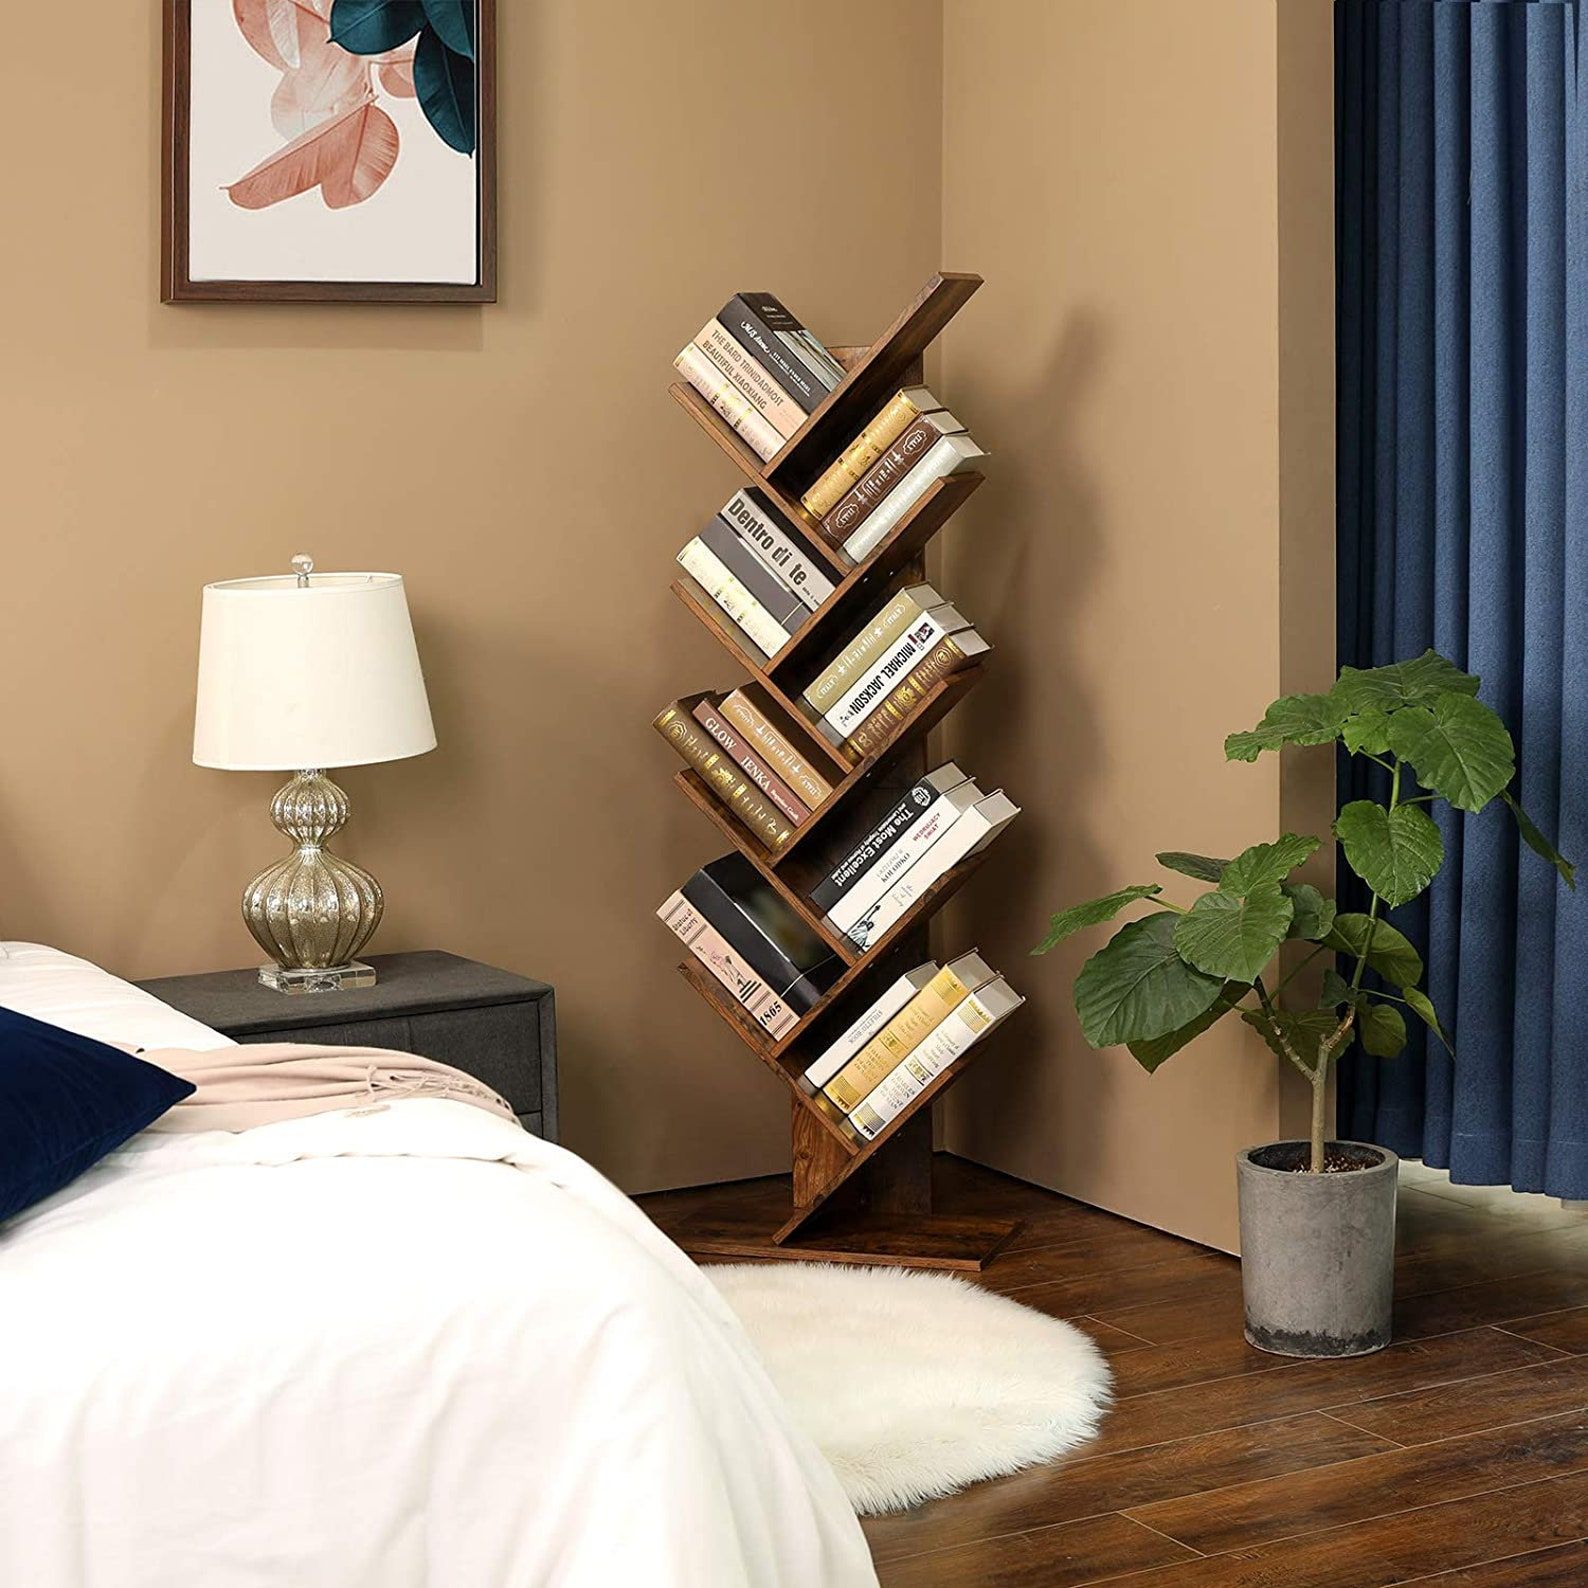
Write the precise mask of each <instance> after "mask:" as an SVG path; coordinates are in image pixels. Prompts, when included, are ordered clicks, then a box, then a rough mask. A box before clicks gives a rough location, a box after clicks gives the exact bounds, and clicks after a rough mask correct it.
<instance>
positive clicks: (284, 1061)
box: [128, 1042, 518, 1131]
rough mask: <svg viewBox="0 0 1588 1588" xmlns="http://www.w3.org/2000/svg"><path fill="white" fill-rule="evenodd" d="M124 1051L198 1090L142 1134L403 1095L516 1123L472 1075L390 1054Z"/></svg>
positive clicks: (295, 1048)
mask: <svg viewBox="0 0 1588 1588" xmlns="http://www.w3.org/2000/svg"><path fill="white" fill-rule="evenodd" d="M128 1051H129V1052H131V1053H135V1054H136V1055H137V1056H138V1057H139V1058H141V1059H147V1060H148V1062H149V1063H150V1064H155V1065H158V1066H159V1067H160V1068H161V1069H162V1070H166V1071H168V1072H169V1073H170V1074H172V1075H180V1076H181V1077H182V1078H183V1079H184V1080H187V1081H191V1082H192V1083H193V1084H194V1086H195V1087H197V1088H198V1090H197V1091H195V1092H194V1093H193V1095H192V1096H191V1097H189V1098H187V1099H186V1100H185V1101H183V1102H180V1103H178V1104H177V1105H176V1107H175V1108H173V1109H172V1110H171V1111H170V1112H169V1113H166V1114H163V1115H161V1117H160V1118H159V1119H157V1120H155V1122H154V1123H153V1124H152V1125H150V1126H149V1129H150V1130H164V1131H179V1130H251V1129H252V1128H253V1127H254V1126H255V1125H271V1124H274V1123H275V1122H276V1121H277V1120H280V1119H303V1118H305V1117H306V1116H308V1115H310V1114H329V1113H334V1112H336V1111H338V1110H340V1109H363V1110H370V1109H376V1108H383V1107H385V1105H386V1104H387V1103H390V1102H394V1101H396V1100H397V1099H398V1098H403V1097H443V1098H450V1099H452V1100H453V1101H454V1102H458V1103H472V1104H473V1105H474V1106H475V1107H477V1108H483V1109H486V1110H488V1111H489V1112H490V1113H493V1114H500V1115H502V1116H503V1117H504V1118H506V1119H513V1120H516V1119H517V1117H518V1116H517V1115H516V1114H514V1112H513V1110H512V1108H511V1106H510V1105H509V1104H508V1103H507V1102H506V1101H505V1100H504V1099H503V1098H501V1097H498V1096H497V1094H496V1093H495V1092H493V1091H492V1090H491V1089H490V1087H488V1086H485V1085H483V1084H482V1083H481V1082H479V1081H476V1080H475V1079H474V1078H473V1076H470V1075H465V1074H464V1073H463V1072H462V1071H461V1070H455V1069H453V1068H452V1067H451V1065H448V1064H438V1063H437V1062H436V1061H435V1060H434V1059H425V1058H421V1057H420V1056H419V1055H418V1054H416V1053H398V1052H395V1051H394V1050H392V1049H390V1048H333V1047H323V1046H320V1045H318V1044H315V1043H307V1042H261V1043H245V1044H241V1045H239V1046H236V1047H229V1048H214V1049H211V1050H208V1051H204V1052H197V1051H191V1050H189V1049H187V1048H129V1049H128Z"/></svg>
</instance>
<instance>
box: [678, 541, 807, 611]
mask: <svg viewBox="0 0 1588 1588" xmlns="http://www.w3.org/2000/svg"><path fill="white" fill-rule="evenodd" d="M696 539H697V540H699V541H700V543H701V544H702V545H703V546H704V547H705V548H706V550H707V551H709V552H710V553H711V554H712V556H713V557H715V558H716V559H717V561H718V562H720V563H721V564H722V566H723V567H724V568H726V569H727V570H728V572H729V573H731V574H732V575H733V577H734V578H735V579H737V580H738V581H739V583H740V584H742V585H743V586H744V588H745V589H746V590H748V591H749V592H750V594H751V595H752V596H753V597H754V598H755V602H756V604H757V605H758V606H759V607H760V608H761V609H762V611H764V612H765V613H766V615H767V616H768V617H769V618H771V619H772V621H773V622H774V623H775V624H777V626H778V628H779V629H781V630H782V632H783V633H784V634H786V635H792V634H794V633H796V632H797V631H798V630H799V629H801V628H803V627H804V625H805V620H806V619H807V618H808V617H809V616H810V615H811V609H810V608H809V607H808V606H806V605H805V603H804V602H803V601H801V600H800V598H799V597H798V596H797V595H795V594H794V592H793V591H792V590H790V589H789V587H788V586H787V585H786V584H784V583H783V581H782V580H781V579H779V578H778V576H777V575H776V574H775V573H773V572H772V570H771V569H770V568H768V567H767V565H766V564H765V563H764V562H762V561H761V559H760V558H759V557H758V556H756V554H755V552H754V551H753V550H752V549H751V547H749V546H748V545H746V543H745V542H744V541H743V540H742V539H741V538H740V537H739V536H738V535H737V534H735V533H734V528H733V525H732V524H730V523H729V522H728V520H727V519H725V518H714V519H712V521H711V522H710V523H709V524H707V525H706V527H705V528H704V529H703V530H701V532H700V534H699V535H698V536H697V537H696Z"/></svg>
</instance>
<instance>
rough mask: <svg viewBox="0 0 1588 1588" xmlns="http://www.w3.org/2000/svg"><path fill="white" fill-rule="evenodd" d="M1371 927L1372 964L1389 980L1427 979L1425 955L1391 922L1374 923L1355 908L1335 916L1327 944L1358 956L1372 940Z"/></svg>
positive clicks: (1397, 982) (1400, 983)
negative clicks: (1424, 971)
mask: <svg viewBox="0 0 1588 1588" xmlns="http://www.w3.org/2000/svg"><path fill="white" fill-rule="evenodd" d="M1370 930H1371V932H1372V946H1371V948H1369V950H1368V956H1367V962H1368V964H1369V965H1371V966H1372V967H1373V969H1374V970H1376V971H1377V972H1378V973H1379V975H1380V976H1382V977H1383V978H1384V979H1385V981H1388V982H1393V983H1394V984H1395V985H1396V986H1397V987H1401V988H1406V987H1415V986H1416V985H1417V983H1418V982H1420V981H1421V980H1422V979H1423V958H1422V955H1421V954H1419V953H1418V952H1417V950H1416V949H1415V948H1413V947H1412V945H1411V944H1410V943H1409V942H1408V941H1407V940H1406V938H1405V936H1404V935H1403V934H1402V933H1400V932H1398V931H1396V929H1395V928H1394V927H1393V926H1391V925H1390V924H1389V922H1388V921H1378V922H1374V921H1371V920H1369V918H1368V917H1367V916H1365V915H1360V914H1358V913H1357V912H1355V911H1350V910H1347V911H1342V912H1341V913H1340V914H1339V915H1337V916H1335V918H1334V925H1333V926H1332V927H1331V928H1330V930H1329V935H1328V936H1327V937H1326V938H1324V940H1323V942H1324V947H1326V948H1332V949H1334V950H1335V951H1336V952H1337V953H1340V954H1349V955H1350V956H1351V958H1352V959H1358V958H1360V957H1361V953H1362V946H1363V944H1365V943H1367V942H1368V940H1369V939H1368V934H1369V931H1370Z"/></svg>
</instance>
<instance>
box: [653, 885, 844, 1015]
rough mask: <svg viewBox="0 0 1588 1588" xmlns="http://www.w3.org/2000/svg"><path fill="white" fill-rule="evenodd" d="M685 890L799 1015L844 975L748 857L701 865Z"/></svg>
mask: <svg viewBox="0 0 1588 1588" xmlns="http://www.w3.org/2000/svg"><path fill="white" fill-rule="evenodd" d="M682 891H683V895H684V897H685V898H686V899H687V900H688V901H689V902H690V903H691V904H692V905H694V907H695V908H696V909H697V910H699V911H700V913H701V914H702V915H703V916H705V918H706V919H707V920H708V921H709V922H710V923H711V924H712V925H713V926H714V927H716V929H717V930H718V931H719V932H721V933H722V935H723V937H724V938H725V939H726V940H727V943H728V946H729V947H730V948H731V949H733V951H734V952H735V953H736V954H738V956H739V957H740V958H741V959H742V960H743V961H744V962H745V964H747V965H748V966H749V967H750V969H751V970H753V971H754V972H755V973H756V974H757V975H758V976H760V977H761V978H762V979H763V980H764V981H765V982H766V983H767V985H768V986H769V987H771V989H772V990H773V991H774V992H775V993H777V994H778V995H779V996H780V997H781V998H782V999H783V1001H784V1002H785V1003H786V1004H787V1005H788V1006H789V1008H791V1009H793V1010H795V1011H797V1012H798V1013H800V1014H804V1013H805V1011H806V1010H808V1009H809V1008H810V1007H811V1006H812V1005H813V1004H814V1003H815V1002H816V1000H817V999H818V998H820V997H821V995H822V994H823V993H824V992H826V991H827V989H828V988H829V987H831V986H832V984H833V983H834V982H835V981H837V980H838V978H839V976H840V975H841V974H842V972H843V968H844V967H843V965H842V964H841V963H840V961H839V959H838V956H837V955H836V954H834V953H833V951H832V950H831V949H830V948H829V947H828V946H827V945H826V944H825V943H824V942H823V941H822V940H821V938H819V937H818V936H817V935H816V934H815V933H814V932H813V931H811V929H810V928H809V927H808V926H806V924H805V923H804V922H803V921H802V920H800V918H799V917H798V916H797V915H795V914H794V912H793V911H792V910H791V909H789V907H788V906H787V905H786V904H785V903H784V902H783V900H782V899H781V898H779V897H778V894H777V891H776V889H774V888H773V887H772V885H771V884H770V883H769V882H768V881H767V880H766V879H765V878H764V877H763V876H762V875H761V873H760V872H759V871H757V870H756V869H755V867H754V866H752V865H751V864H750V862H749V861H748V860H746V859H745V858H744V856H743V855H740V854H732V855H724V856H723V857H722V858H721V859H720V860H713V861H711V862H710V863H709V864H707V865H704V866H702V867H701V868H700V870H699V871H697V872H696V873H695V874H694V876H692V877H691V878H690V879H689V881H688V882H686V883H685V884H684V886H683V890H682Z"/></svg>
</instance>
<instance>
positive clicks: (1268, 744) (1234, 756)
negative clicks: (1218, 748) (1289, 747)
mask: <svg viewBox="0 0 1588 1588" xmlns="http://www.w3.org/2000/svg"><path fill="white" fill-rule="evenodd" d="M1345 717H1346V708H1345V707H1344V706H1342V705H1341V704H1340V702H1339V701H1337V700H1336V699H1335V698H1334V697H1333V696H1332V695H1284V696H1282V697H1281V698H1280V699H1278V700H1276V701H1275V702H1274V703H1273V705H1271V706H1270V707H1269V708H1268V710H1267V711H1265V712H1264V713H1263V720H1262V721H1261V722H1260V723H1258V724H1257V726H1256V727H1255V728H1253V729H1252V730H1251V732H1250V733H1232V734H1231V735H1230V736H1229V737H1228V738H1227V739H1226V740H1225V741H1224V758H1225V759H1226V760H1227V761H1255V760H1256V759H1257V758H1258V756H1260V755H1261V754H1262V753H1263V751H1264V750H1277V749H1278V748H1279V747H1280V745H1282V744H1328V743H1329V741H1330V740H1331V739H1333V738H1334V736H1335V734H1337V733H1338V732H1339V731H1340V724H1341V723H1342V722H1343V721H1344V720H1345Z"/></svg>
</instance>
